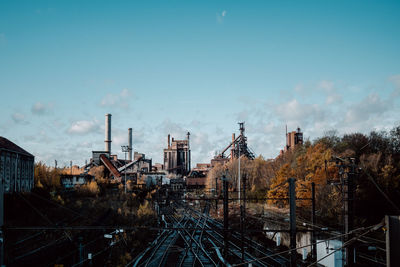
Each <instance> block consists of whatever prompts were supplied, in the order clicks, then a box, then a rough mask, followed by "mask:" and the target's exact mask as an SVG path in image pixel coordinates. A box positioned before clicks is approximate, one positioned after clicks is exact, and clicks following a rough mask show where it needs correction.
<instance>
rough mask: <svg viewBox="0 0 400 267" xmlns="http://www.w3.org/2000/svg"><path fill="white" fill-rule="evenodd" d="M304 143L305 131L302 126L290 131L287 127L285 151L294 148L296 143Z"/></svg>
mask: <svg viewBox="0 0 400 267" xmlns="http://www.w3.org/2000/svg"><path fill="white" fill-rule="evenodd" d="M298 144H303V133H302V132H301V130H300V128H299V127H298V128H297V131H292V132H290V133H288V132H287V128H286V147H285V151H288V150H291V149H294V148H295V146H296V145H298Z"/></svg>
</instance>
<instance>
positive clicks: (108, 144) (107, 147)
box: [104, 114, 111, 154]
mask: <svg viewBox="0 0 400 267" xmlns="http://www.w3.org/2000/svg"><path fill="white" fill-rule="evenodd" d="M105 130H106V139H105V140H104V144H105V149H104V150H105V151H106V152H108V153H110V154H111V114H106V127H105Z"/></svg>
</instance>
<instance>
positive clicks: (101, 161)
mask: <svg viewBox="0 0 400 267" xmlns="http://www.w3.org/2000/svg"><path fill="white" fill-rule="evenodd" d="M127 141H128V142H127V143H128V146H125V147H124V148H126V150H125V151H123V152H125V153H127V158H126V157H125V159H119V158H118V156H117V155H113V154H112V152H111V143H112V138H111V114H106V115H105V140H104V151H92V158H91V159H90V163H89V164H87V165H86V166H85V169H86V171H88V170H89V169H90V168H91V167H94V166H101V165H102V166H104V167H105V170H106V175H107V176H109V177H110V178H112V179H116V180H117V181H121V180H122V179H123V178H125V176H126V178H127V180H132V181H134V183H136V181H137V178H138V176H140V174H142V173H148V172H151V170H152V160H151V159H147V158H146V157H145V154H143V153H138V152H135V153H134V155H133V157H132V152H133V148H132V128H129V129H128V139H127Z"/></svg>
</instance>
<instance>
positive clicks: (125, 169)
mask: <svg viewBox="0 0 400 267" xmlns="http://www.w3.org/2000/svg"><path fill="white" fill-rule="evenodd" d="M124 173H125V194H126V152H125V169H124Z"/></svg>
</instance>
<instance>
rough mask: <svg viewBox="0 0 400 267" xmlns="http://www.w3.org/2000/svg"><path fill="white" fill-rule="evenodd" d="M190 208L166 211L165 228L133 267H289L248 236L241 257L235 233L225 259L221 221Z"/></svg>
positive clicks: (286, 261)
mask: <svg viewBox="0 0 400 267" xmlns="http://www.w3.org/2000/svg"><path fill="white" fill-rule="evenodd" d="M207 210H208V209H207V208H205V212H200V211H197V210H195V209H193V208H191V207H189V206H188V205H184V204H179V205H178V204H176V203H175V204H174V205H170V206H169V207H167V208H166V209H164V211H163V212H164V215H162V223H163V224H164V225H165V229H164V230H163V231H160V233H159V235H158V237H157V239H156V240H154V242H153V243H152V244H151V245H149V247H148V248H147V249H146V250H145V251H143V252H142V253H141V254H140V255H138V256H137V257H136V258H135V259H134V261H133V266H141V267H146V266H151V267H155V266H179V267H189V266H190V267H195V266H231V264H239V263H242V262H252V265H253V266H260V267H266V266H289V261H288V260H287V259H286V258H284V257H281V256H275V257H270V256H271V255H272V254H273V253H274V252H273V251H270V250H267V249H265V247H263V246H262V245H261V244H258V243H257V242H255V241H253V240H251V239H250V238H248V237H246V239H245V242H246V246H247V248H251V250H252V251H253V253H254V252H256V256H255V255H253V254H251V253H250V252H248V251H245V253H244V254H243V255H242V250H241V246H240V245H241V241H242V240H241V238H240V235H239V234H238V233H236V232H232V233H231V234H230V238H229V241H228V247H229V252H228V253H227V255H228V256H227V257H226V258H224V257H223V254H224V253H223V248H224V235H223V233H224V232H223V231H224V229H223V226H222V224H221V223H220V222H218V221H216V220H215V219H213V218H211V217H210V216H208V215H207ZM260 258H261V259H260Z"/></svg>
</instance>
